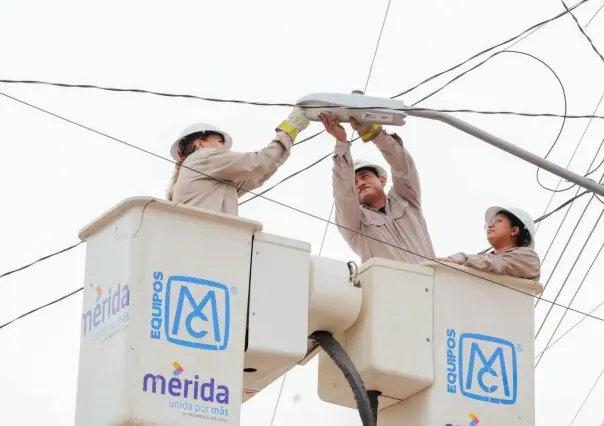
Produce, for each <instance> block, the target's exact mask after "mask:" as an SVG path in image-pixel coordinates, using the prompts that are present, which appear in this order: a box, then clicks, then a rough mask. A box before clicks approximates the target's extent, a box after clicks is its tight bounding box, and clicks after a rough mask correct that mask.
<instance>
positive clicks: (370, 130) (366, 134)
mask: <svg viewBox="0 0 604 426" xmlns="http://www.w3.org/2000/svg"><path fill="white" fill-rule="evenodd" d="M350 127H352V128H353V129H354V130H356V132H357V133H358V134H359V136H360V137H361V140H362V141H363V142H369V141H372V140H374V139H375V138H376V137H377V135H379V134H380V133H381V131H382V126H380V125H379V124H360V123H358V122H357V121H356V120H355V119H354V118H352V117H351V118H350Z"/></svg>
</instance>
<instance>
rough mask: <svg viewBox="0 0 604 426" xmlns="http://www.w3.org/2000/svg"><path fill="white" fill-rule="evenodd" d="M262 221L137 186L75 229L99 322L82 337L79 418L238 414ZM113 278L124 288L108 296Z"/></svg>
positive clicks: (182, 424) (195, 420) (230, 421)
mask: <svg viewBox="0 0 604 426" xmlns="http://www.w3.org/2000/svg"><path fill="white" fill-rule="evenodd" d="M260 229H261V225H260V224H259V223H257V222H252V221H249V220H245V219H240V218H236V217H232V216H227V215H220V214H214V213H208V212H204V211H202V210H200V209H193V208H189V207H184V206H175V205H173V204H171V203H167V202H165V201H161V200H154V199H150V198H135V199H129V200H126V201H125V202H123V203H121V204H119V205H118V206H116V207H115V208H113V209H112V210H110V211H109V212H107V213H106V214H105V215H103V216H102V217H101V218H99V219H98V220H97V221H95V222H93V223H92V224H91V225H89V226H88V227H87V228H86V229H84V230H83V231H82V232H81V233H80V237H81V238H83V239H86V240H87V258H86V278H85V279H86V283H85V290H84V295H83V296H84V306H83V312H84V316H86V315H87V314H86V313H87V312H89V311H90V312H92V324H93V326H96V329H94V328H93V329H92V330H89V329H88V328H86V334H85V335H84V336H83V337H82V341H81V349H80V366H79V375H78V395H77V404H76V423H75V425H76V426H114V425H118V424H119V425H124V426H127V425H139V426H145V425H149V426H151V425H153V426H189V425H191V426H192V425H195V426H198V425H208V426H209V425H215V424H216V423H221V424H225V425H239V415H240V406H241V390H242V387H243V371H242V370H243V353H244V343H245V328H246V320H247V301H248V287H249V277H250V257H251V250H252V236H253V234H254V232H255V231H258V230H260ZM126 285H127V286H128V292H127V294H128V299H126V291H125V288H126V287H125V286H126ZM97 286H98V287H100V288H101V290H102V292H99V291H97V290H96V289H97ZM120 286H121V287H120ZM118 287H119V288H120V289H121V292H122V294H120V297H119V298H116V299H115V300H116V301H115V302H114V299H113V296H112V297H111V298H110V302H105V299H106V297H107V296H108V293H109V289H111V290H112V294H115V292H116V289H117V288H118ZM99 294H100V296H99ZM106 295H107V296H106ZM126 300H127V303H126ZM118 302H119V304H118ZM99 306H100V308H99ZM95 312H100V313H98V314H97V315H96V317H95ZM103 312H111V316H109V315H107V316H106V317H104V316H103ZM126 314H128V315H127V316H126ZM95 318H96V323H95ZM86 321H88V319H86Z"/></svg>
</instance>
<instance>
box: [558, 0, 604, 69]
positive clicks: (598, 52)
mask: <svg viewBox="0 0 604 426" xmlns="http://www.w3.org/2000/svg"><path fill="white" fill-rule="evenodd" d="M560 2H561V3H562V5H563V6H564V9H566V11H567V12H568V14H569V15H570V16H571V17H572V18H573V20H574V21H575V24H577V28H579V31H581V34H583V36H584V37H585V38H586V39H587V41H588V42H589V44H591V48H592V49H593V50H594V52H596V54H597V55H598V56H599V57H600V59H601V60H602V63H604V56H602V54H601V53H600V51H599V50H598V48H597V47H596V45H595V44H594V42H593V41H591V38H590V37H589V36H588V35H587V33H586V32H585V30H584V29H583V27H582V26H581V24H580V23H579V20H578V19H577V17H576V16H575V14H574V13H572V12H571V10H570V9H569V8H568V6H567V5H566V3H565V2H564V0H560ZM598 12H599V11H598ZM598 12H596V14H597V13H598Z"/></svg>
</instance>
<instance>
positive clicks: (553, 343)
mask: <svg viewBox="0 0 604 426" xmlns="http://www.w3.org/2000/svg"><path fill="white" fill-rule="evenodd" d="M602 306H604V301H602V302H600V304H599V305H597V306H596V307H595V308H593V309H592V310H591V311H589V313H590V314H593V313H594V312H596V311H597V310H598V309H600V308H601V307H602ZM585 318H587V317H582V318H581V319H580V320H579V321H577V322H576V323H575V324H574V325H573V326H572V327H571V328H569V329H568V330H566V331H565V332H564V333H563V334H562V335H561V336H560V337H558V338H557V339H556V340H554V341H553V342H552V343H551V344H547V345H546V347H545V349H543V350H542V351H541V352H539V353H538V354H537V355H536V356H535V359H537V358H539V357H540V356H541V355H543V353H545V351H548V350H550V349H551V348H552V347H553V346H554V345H555V344H556V343H558V342H559V341H560V340H562V339H563V338H564V337H565V336H567V335H568V333H570V332H571V331H573V330H574V329H575V328H577V327H578V326H579V325H581V323H582V322H583V321H584V320H585Z"/></svg>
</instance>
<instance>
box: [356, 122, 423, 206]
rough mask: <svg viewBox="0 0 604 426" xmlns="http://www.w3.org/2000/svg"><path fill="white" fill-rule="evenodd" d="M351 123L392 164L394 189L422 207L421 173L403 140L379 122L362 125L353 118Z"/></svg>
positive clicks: (364, 139)
mask: <svg viewBox="0 0 604 426" xmlns="http://www.w3.org/2000/svg"><path fill="white" fill-rule="evenodd" d="M350 125H351V126H352V127H353V128H354V129H355V130H356V131H357V132H358V133H359V136H360V137H361V139H362V140H363V142H369V141H373V143H374V144H375V145H376V146H377V148H378V149H379V150H380V152H381V153H382V155H383V156H384V159H385V160H386V162H387V163H388V164H389V165H390V171H391V175H392V190H393V191H394V192H395V193H396V194H397V195H398V196H400V197H402V198H404V199H405V200H407V201H408V202H409V203H411V204H412V205H414V206H415V207H416V208H418V209H419V208H421V188H420V183H419V175H418V173H417V169H416V168H415V162H414V161H413V158H412V157H411V154H409V151H407V149H405V147H404V145H403V140H402V139H401V138H400V137H399V136H398V135H397V134H396V133H394V134H392V135H389V134H388V133H386V131H385V130H383V129H382V127H381V126H379V125H377V124H374V125H368V124H363V125H362V124H358V123H356V122H354V120H351V122H350Z"/></svg>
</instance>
